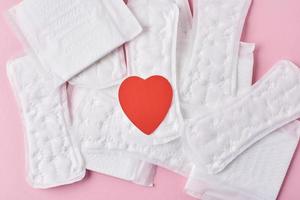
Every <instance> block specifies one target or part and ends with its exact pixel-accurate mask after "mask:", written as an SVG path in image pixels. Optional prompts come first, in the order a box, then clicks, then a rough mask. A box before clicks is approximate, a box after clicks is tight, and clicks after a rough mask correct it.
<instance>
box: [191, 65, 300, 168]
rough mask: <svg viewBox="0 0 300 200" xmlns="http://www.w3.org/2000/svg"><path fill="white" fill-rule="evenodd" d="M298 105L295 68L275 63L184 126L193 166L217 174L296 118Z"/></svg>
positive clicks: (299, 72)
mask: <svg viewBox="0 0 300 200" xmlns="http://www.w3.org/2000/svg"><path fill="white" fill-rule="evenodd" d="M299 101H300V70H299V68H298V67H297V66H295V65H294V64H293V63H291V62H289V61H281V62H279V63H277V64H276V65H275V66H274V67H273V69H272V70H271V71H270V72H269V73H268V74H267V75H266V76H265V77H264V78H263V79H261V80H260V81H258V82H257V83H256V84H255V85H254V86H253V87H252V88H251V90H250V91H247V92H246V93H245V94H243V95H242V96H241V97H238V98H235V99H234V100H232V101H231V102H230V104H229V105H224V106H222V107H221V108H219V109H218V111H217V112H215V113H211V114H210V115H208V116H207V117H205V118H201V117H200V118H194V119H192V120H189V121H188V122H187V123H186V124H187V126H186V130H185V134H186V140H187V143H188V146H189V148H190V149H191V153H190V154H191V157H192V160H193V162H195V163H196V164H197V166H201V167H203V169H204V170H206V171H207V172H208V173H217V172H220V171H221V170H223V169H224V168H225V167H226V166H227V165H228V164H229V163H230V162H231V161H232V160H234V159H235V158H236V157H237V156H238V155H239V154H240V153H242V152H243V151H245V150H246V149H247V148H248V147H250V146H252V145H253V144H254V143H256V142H257V141H259V140H261V139H262V138H263V137H265V136H266V135H268V134H270V133H271V132H273V131H274V130H276V129H278V128H280V127H282V126H283V125H285V124H287V123H289V122H291V121H293V120H295V119H297V118H299V117H300V104H299Z"/></svg>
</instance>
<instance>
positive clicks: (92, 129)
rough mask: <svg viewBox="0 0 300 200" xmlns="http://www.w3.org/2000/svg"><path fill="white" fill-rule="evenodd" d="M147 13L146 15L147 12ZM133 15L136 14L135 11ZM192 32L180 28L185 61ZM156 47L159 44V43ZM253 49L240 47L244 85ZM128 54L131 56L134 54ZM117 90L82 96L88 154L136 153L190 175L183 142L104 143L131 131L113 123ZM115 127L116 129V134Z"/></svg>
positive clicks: (186, 15) (185, 10) (184, 15)
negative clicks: (109, 150) (156, 143)
mask: <svg viewBox="0 0 300 200" xmlns="http://www.w3.org/2000/svg"><path fill="white" fill-rule="evenodd" d="M134 2H135V1H134ZM136 2H139V1H136ZM140 2H143V1H140ZM148 2H149V1H148ZM166 2H167V1H166ZM141 5H143V4H141ZM178 6H179V8H180V13H179V22H181V23H180V24H191V21H190V20H191V13H190V8H189V6H188V4H187V2H186V1H185V0H183V1H182V2H181V3H178ZM129 7H130V8H131V5H130V2H129ZM136 9H138V8H136ZM143 12H144V13H145V11H143ZM133 13H135V12H134V11H133ZM140 15H141V14H140ZM137 18H138V19H139V18H141V16H140V17H137ZM184 20H187V22H183V21H184ZM156 21H157V20H156ZM142 24H143V23H142ZM147 27H148V26H147ZM189 30H190V26H183V25H180V26H179V29H178V32H179V34H178V35H179V37H178V41H182V42H180V44H184V45H185V47H182V46H178V47H177V54H180V55H182V57H183V58H184V56H185V55H186V52H185V49H186V48H187V47H186V46H187V45H188V42H189V41H190V39H185V37H186V36H187V35H189ZM143 34H144V33H143ZM143 34H141V36H139V37H142V35H143ZM139 37H138V38H139ZM138 38H137V39H138ZM140 40H142V39H140ZM144 40H149V39H144ZM131 43H132V42H130V43H129V45H131ZM153 43H154V44H155V43H156V42H153ZM141 44H142V41H141ZM151 44H152V43H151ZM133 45H136V44H133ZM140 46H142V45H140ZM155 46H156V45H154V47H155ZM154 47H153V48H154ZM127 49H128V48H127ZM253 49H254V47H253V45H252V44H250V45H248V44H242V45H241V47H240V59H239V61H238V68H239V74H241V76H243V77H244V78H241V79H239V80H240V82H241V84H244V85H245V82H248V80H251V79H252V72H251V71H250V73H248V72H249V69H250V70H251V69H252V67H253V65H252V64H253ZM143 51H145V50H144V49H143V50H140V51H139V52H138V53H137V54H138V55H140V54H142V52H143ZM149 51H150V50H149ZM135 52H137V51H135ZM145 52H146V51H145ZM128 53H130V51H129V52H128ZM132 54H133V53H132ZM149 55H151V54H149ZM132 57H134V56H132ZM153 57H154V56H153ZM141 58H142V59H145V61H144V62H145V63H146V61H148V60H149V59H150V58H143V57H141ZM160 59H161V58H160ZM149 62H150V61H149ZM158 62H159V61H158ZM141 64H143V63H141ZM183 65H184V64H183V63H182V62H179V63H178V66H183ZM136 66H142V65H139V64H136ZM128 67H130V64H129V65H128ZM100 68H101V67H100ZM134 70H141V69H139V68H137V69H134ZM155 70H156V69H155ZM153 71H154V70H153ZM156 71H157V72H156V73H160V74H161V73H163V72H164V71H166V70H165V69H162V70H161V71H162V72H159V69H157V70H156ZM246 75H248V76H249V77H246ZM239 76H240V75H239ZM250 84H251V82H250V83H249V86H250ZM81 90H84V89H81ZM117 90H118V88H117V87H112V88H107V89H103V90H89V92H88V91H87V93H86V94H83V95H82V96H84V98H83V99H82V103H81V105H80V106H79V107H78V110H77V111H76V115H78V116H77V117H78V121H77V122H76V124H77V125H76V126H77V128H76V129H77V130H79V133H80V135H81V136H80V137H81V139H80V140H81V144H82V146H83V149H84V151H86V152H92V153H96V152H101V149H103V148H106V149H126V151H128V152H132V153H134V155H135V156H137V157H138V158H141V159H144V160H147V161H149V162H152V163H154V164H158V165H160V166H162V167H165V168H167V169H170V170H172V171H175V172H177V173H180V174H182V175H188V173H189V171H190V169H191V163H190V162H189V161H188V160H187V157H186V156H185V155H184V152H183V147H182V141H181V139H180V138H178V139H176V140H174V141H170V142H168V143H165V144H161V145H159V144H158V145H154V146H152V145H146V144H145V145H144V144H141V143H137V144H128V143H127V142H126V140H125V141H122V140H121V139H122V138H120V137H119V138H117V139H115V138H113V137H112V138H109V139H107V140H104V136H105V134H114V133H115V132H117V133H118V132H121V133H123V132H126V131H125V130H128V128H127V129H126V128H124V130H123V131H121V130H118V129H119V127H115V126H114V124H120V123H119V122H117V121H112V119H114V118H116V117H115V116H117V115H115V114H114V112H117V111H116V110H117V109H119V105H118V100H117ZM118 112H122V111H121V110H119V111H118ZM114 115H115V116H114ZM122 119H123V118H122ZM119 120H120V119H119ZM112 127H114V128H113V130H112ZM146 137H147V136H146ZM131 138H132V137H131ZM125 139H126V138H125ZM92 167H93V168H97V166H90V168H92Z"/></svg>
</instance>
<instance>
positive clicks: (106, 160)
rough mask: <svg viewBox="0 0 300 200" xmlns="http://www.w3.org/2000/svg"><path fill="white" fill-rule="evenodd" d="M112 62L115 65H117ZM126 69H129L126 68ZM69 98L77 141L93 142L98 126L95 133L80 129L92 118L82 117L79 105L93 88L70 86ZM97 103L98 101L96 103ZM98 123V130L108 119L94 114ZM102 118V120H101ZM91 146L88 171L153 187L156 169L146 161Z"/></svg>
mask: <svg viewBox="0 0 300 200" xmlns="http://www.w3.org/2000/svg"><path fill="white" fill-rule="evenodd" d="M103 59H107V58H103ZM109 59H111V61H112V62H114V61H113V60H112V58H109ZM106 63H107V62H106V61H104V60H103V61H102V60H101V61H100V62H99V65H98V66H97V67H102V65H103V64H104V65H105V64H106ZM123 67H125V66H124V65H123ZM86 83H89V80H87V82H85V80H82V84H83V85H85V84H86ZM69 88H70V89H69V98H70V102H71V106H70V107H71V110H70V112H71V114H72V115H71V116H72V119H73V127H74V129H73V133H74V135H75V136H77V137H75V138H77V143H78V145H81V143H82V141H83V140H89V141H90V142H92V141H93V137H92V135H93V134H97V129H96V127H93V128H94V129H92V130H93V132H90V131H91V129H88V131H87V130H84V129H77V127H78V125H77V123H87V124H89V121H90V120H91V119H92V118H81V116H82V114H81V112H82V111H81V110H80V109H79V108H78V106H79V105H80V104H81V101H82V100H83V99H84V98H85V97H86V96H87V95H88V94H89V93H90V89H87V88H81V87H78V86H75V87H69ZM104 100H105V99H103V98H99V99H98V101H99V102H101V101H104ZM95 104H97V102H95ZM106 106H107V107H108V109H109V108H111V107H113V106H115V105H114V104H112V105H109V104H108V103H107V104H106ZM93 116H94V118H95V119H94V120H98V124H97V125H98V127H99V128H100V127H101V123H102V120H105V118H102V117H101V114H99V115H98V116H96V114H95V115H93ZM99 119H100V120H99ZM87 149H88V147H86V146H84V147H83V148H81V150H82V154H83V157H84V160H85V163H86V168H87V169H89V170H92V171H95V172H99V173H102V174H106V175H110V176H113V177H116V178H120V179H124V180H128V181H132V182H134V183H136V184H140V185H144V186H153V181H154V176H155V171H156V167H155V166H153V165H151V164H148V163H146V162H144V161H141V160H140V159H138V158H134V157H132V156H130V155H128V154H127V153H126V152H122V151H117V150H106V149H104V148H101V147H100V148H98V149H97V151H87Z"/></svg>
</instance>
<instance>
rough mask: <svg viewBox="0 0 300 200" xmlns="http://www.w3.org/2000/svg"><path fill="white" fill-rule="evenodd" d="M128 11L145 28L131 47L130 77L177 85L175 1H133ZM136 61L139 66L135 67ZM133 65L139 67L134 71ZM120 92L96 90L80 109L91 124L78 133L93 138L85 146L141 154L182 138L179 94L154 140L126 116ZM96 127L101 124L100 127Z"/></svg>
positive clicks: (86, 141)
mask: <svg viewBox="0 0 300 200" xmlns="http://www.w3.org/2000/svg"><path fill="white" fill-rule="evenodd" d="M145 5H147V6H145ZM143 6H144V7H143ZM128 7H129V8H130V9H131V10H132V12H133V13H134V14H135V16H136V17H137V18H138V20H139V22H140V23H141V24H142V26H143V27H144V32H143V33H142V34H141V35H139V36H138V37H137V38H136V39H134V40H133V41H131V42H130V44H128V47H127V49H129V51H128V52H127V54H128V58H127V60H128V64H127V65H128V70H129V72H128V73H129V74H130V75H133V73H134V74H135V75H138V76H141V77H144V78H145V77H149V76H151V75H157V74H159V75H163V76H164V77H166V78H168V79H170V82H171V83H172V84H174V83H173V81H172V80H173V79H174V82H175V81H176V80H175V74H174V73H175V71H174V68H175V67H176V66H175V65H176V60H175V54H176V38H177V37H176V34H174V32H176V31H177V19H178V8H177V6H176V4H174V3H173V2H172V1H145V0H132V1H129V2H128ZM145 8H146V9H145ZM150 16H151V17H150ZM150 40H151V41H150ZM146 41H147V42H146ZM161 50H162V51H161ZM136 61H138V62H139V63H137V64H136V63H134V62H136ZM151 61H153V63H152V64H151ZM154 61H155V62H154ZM133 65H135V66H139V67H131V66H133ZM146 65H148V67H145V66H146ZM173 65H174V66H173ZM143 68H144V69H143ZM175 85H176V84H175ZM173 87H174V85H173ZM174 88H175V87H174ZM117 91H118V86H115V87H112V88H108V89H103V90H93V91H91V92H90V94H89V95H87V97H86V98H85V100H84V101H83V103H82V104H81V105H80V106H79V109H80V110H82V112H80V113H81V115H82V116H81V118H82V119H89V120H88V123H78V126H79V127H77V129H78V130H80V129H84V130H85V131H83V132H86V133H90V138H91V137H92V138H93V140H92V141H89V140H86V139H85V141H83V142H82V144H83V146H88V147H93V146H94V147H96V148H98V147H100V148H101V147H102V148H108V149H120V150H129V149H132V150H135V151H137V152H139V149H140V148H143V149H146V147H147V146H148V147H151V145H154V144H163V143H167V142H169V141H171V140H174V139H176V138H178V137H179V135H178V134H179V130H180V128H181V118H180V114H179V113H178V112H179V105H178V102H177V101H176V97H175V96H176V91H174V93H175V96H174V103H173V105H172V106H171V110H170V112H169V114H168V116H167V117H166V120H164V121H163V123H162V124H161V125H160V126H159V127H158V129H157V130H156V131H155V132H154V133H153V135H151V136H145V135H144V134H143V133H141V131H140V130H138V129H137V128H136V127H135V126H134V125H133V124H132V123H131V122H130V121H129V119H128V118H127V117H126V116H125V114H124V113H123V111H122V109H121V107H120V105H119V103H118V97H117ZM176 102H177V105H176ZM94 116H98V117H97V118H95V117H94ZM102 119H104V121H103V122H101V120H102ZM86 121H87V120H86ZM97 124H101V127H99V126H98V125H97ZM115 124H118V126H115ZM139 147H140V148H139Z"/></svg>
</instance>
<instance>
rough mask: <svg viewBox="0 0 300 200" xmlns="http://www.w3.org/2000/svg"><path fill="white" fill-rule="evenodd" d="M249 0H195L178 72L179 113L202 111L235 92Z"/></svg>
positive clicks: (196, 113)
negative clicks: (188, 46) (186, 47)
mask: <svg viewBox="0 0 300 200" xmlns="http://www.w3.org/2000/svg"><path fill="white" fill-rule="evenodd" d="M250 3H251V0H228V1H222V0H215V1H211V0H197V1H195V2H194V13H195V14H194V16H195V17H194V23H193V33H192V36H191V38H192V40H191V41H192V44H191V50H190V51H189V53H190V54H191V55H190V56H189V62H187V63H186V65H185V66H184V68H183V70H181V72H180V74H179V82H180V83H181V84H179V94H180V95H179V96H180V100H181V107H182V112H183V116H184V117H185V118H193V117H195V116H197V115H199V113H206V112H207V111H208V110H210V109H211V108H213V107H215V106H216V105H218V104H219V103H222V102H223V99H224V98H227V97H229V96H232V95H235V93H236V85H237V84H236V82H237V79H236V78H237V76H236V75H237V61H238V59H237V58H238V52H239V44H240V36H241V32H242V28H243V24H244V20H245V17H246V15H247V12H248V9H249V6H250Z"/></svg>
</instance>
